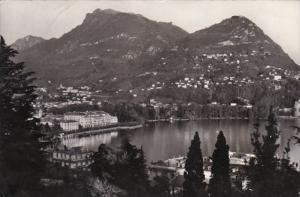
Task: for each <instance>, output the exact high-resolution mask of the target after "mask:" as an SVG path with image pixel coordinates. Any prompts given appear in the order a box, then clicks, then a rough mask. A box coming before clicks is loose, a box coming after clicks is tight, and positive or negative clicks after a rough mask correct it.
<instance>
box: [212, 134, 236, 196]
mask: <svg viewBox="0 0 300 197" xmlns="http://www.w3.org/2000/svg"><path fill="white" fill-rule="evenodd" d="M211 173H212V178H211V180H210V183H209V191H210V194H211V196H212V197H229V196H230V194H231V182H230V174H229V173H230V168H229V146H228V145H227V144H226V139H225V136H224V134H223V132H222V131H220V132H219V135H218V138H217V143H216V145H215V150H214V152H213V155H212V168H211Z"/></svg>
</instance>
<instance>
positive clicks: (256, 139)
mask: <svg viewBox="0 0 300 197" xmlns="http://www.w3.org/2000/svg"><path fill="white" fill-rule="evenodd" d="M254 127H255V131H254V132H253V133H252V139H251V140H252V145H253V147H254V154H255V156H256V158H255V159H253V160H252V161H251V162H250V166H249V172H248V177H249V179H250V184H249V185H248V189H250V190H251V191H253V192H252V194H253V195H254V196H255V197H256V196H257V197H268V196H274V197H277V196H278V197H284V196H290V197H292V196H295V197H296V196H298V192H299V189H300V188H299V185H300V184H299V172H297V171H296V170H295V168H294V166H293V165H292V164H290V160H289V157H288V153H289V148H287V149H286V152H285V154H286V158H282V159H279V158H277V156H276V151H277V149H278V146H279V145H278V144H277V140H278V139H279V134H280V132H279V129H278V124H277V120H276V117H275V114H274V113H273V109H272V108H270V112H269V116H268V123H267V126H266V135H263V136H262V142H261V141H260V139H261V134H260V131H259V122H258V120H257V122H256V123H255V125H254Z"/></svg>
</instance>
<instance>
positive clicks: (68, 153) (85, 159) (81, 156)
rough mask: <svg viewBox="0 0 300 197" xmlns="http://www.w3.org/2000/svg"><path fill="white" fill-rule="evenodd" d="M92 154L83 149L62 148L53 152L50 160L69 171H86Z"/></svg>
mask: <svg viewBox="0 0 300 197" xmlns="http://www.w3.org/2000/svg"><path fill="white" fill-rule="evenodd" d="M92 153H93V152H92V151H89V150H87V149H84V148H83V147H73V148H70V149H67V148H62V149H56V150H53V152H52V155H51V158H50V160H51V161H52V162H53V163H59V164H60V165H61V166H62V167H68V168H70V169H87V168H88V166H89V165H90V164H91V163H92V159H91V155H92Z"/></svg>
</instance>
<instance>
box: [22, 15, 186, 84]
mask: <svg viewBox="0 0 300 197" xmlns="http://www.w3.org/2000/svg"><path fill="white" fill-rule="evenodd" d="M186 35H187V33H186V32H185V31H184V30H182V29H180V28H179V27H177V26H174V25H172V23H163V22H156V21H152V20H149V19H147V18H145V17H143V16H141V15H137V14H131V13H123V12H118V11H114V10H110V9H107V10H101V9H97V10H95V11H94V12H93V13H89V14H87V15H86V17H85V19H84V21H83V23H82V24H81V25H79V26H77V27H75V28H74V29H72V30H71V31H70V32H68V33H66V34H64V35H63V36H62V37H60V38H58V39H50V40H46V41H44V42H42V43H40V44H37V45H35V46H33V47H31V48H29V49H28V50H25V51H22V53H21V54H20V55H19V57H18V59H19V60H22V61H25V62H26V63H27V65H28V67H29V69H30V70H34V71H35V72H36V73H37V77H38V79H39V83H40V84H41V85H49V83H51V84H60V83H62V84H67V85H75V86H78V85H92V86H100V85H101V81H103V80H106V81H107V80H116V79H122V78H124V77H127V76H129V75H130V76H131V75H132V74H133V72H134V71H135V70H137V67H139V66H141V65H143V64H144V62H146V61H148V60H149V59H152V58H153V57H154V56H155V55H156V54H157V53H159V52H160V51H162V50H163V49H164V48H166V47H170V46H173V45H174V44H175V43H176V42H177V41H178V40H180V39H182V38H183V37H185V36H186ZM99 81H100V82H99Z"/></svg>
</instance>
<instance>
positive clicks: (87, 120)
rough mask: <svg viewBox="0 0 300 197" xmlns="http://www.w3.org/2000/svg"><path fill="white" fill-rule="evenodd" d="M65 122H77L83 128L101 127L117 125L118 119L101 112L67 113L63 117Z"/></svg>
mask: <svg viewBox="0 0 300 197" xmlns="http://www.w3.org/2000/svg"><path fill="white" fill-rule="evenodd" d="M64 119H65V120H67V121H77V122H79V124H80V125H81V126H82V127H83V128H93V127H101V126H107V125H113V124H116V123H118V118H117V117H116V116H112V115H110V114H108V113H105V112H103V111H93V112H84V113H83V112H68V113H66V114H65V115H64Z"/></svg>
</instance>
